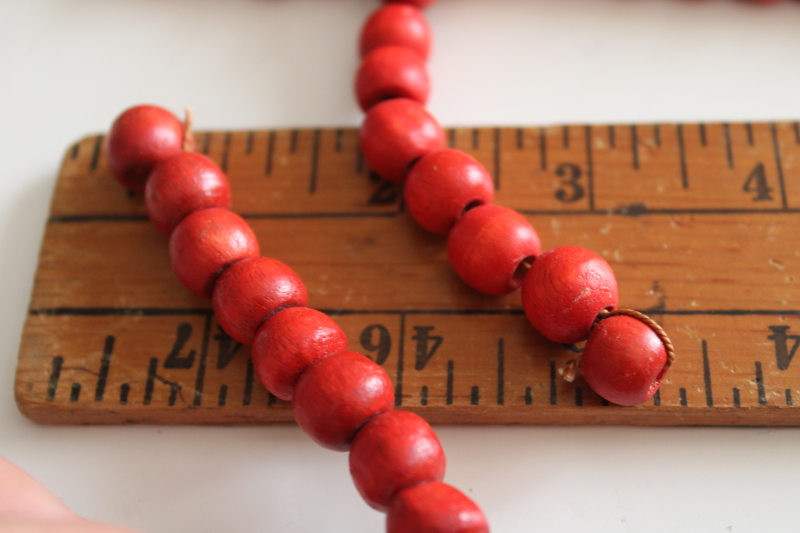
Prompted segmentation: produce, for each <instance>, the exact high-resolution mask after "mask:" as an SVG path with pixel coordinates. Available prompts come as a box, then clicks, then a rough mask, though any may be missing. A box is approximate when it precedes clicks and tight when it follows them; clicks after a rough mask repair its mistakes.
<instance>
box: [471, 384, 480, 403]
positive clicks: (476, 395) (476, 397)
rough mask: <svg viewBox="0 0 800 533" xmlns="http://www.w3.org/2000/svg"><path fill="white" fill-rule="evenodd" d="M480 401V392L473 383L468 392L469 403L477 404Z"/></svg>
mask: <svg viewBox="0 0 800 533" xmlns="http://www.w3.org/2000/svg"><path fill="white" fill-rule="evenodd" d="M480 402H481V392H480V389H479V388H478V386H477V385H473V386H472V389H471V390H470V393H469V404H470V405H478V404H480Z"/></svg>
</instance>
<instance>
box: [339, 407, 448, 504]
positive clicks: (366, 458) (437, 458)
mask: <svg viewBox="0 0 800 533" xmlns="http://www.w3.org/2000/svg"><path fill="white" fill-rule="evenodd" d="M444 469H445V458H444V451H443V450H442V446H441V445H440V444H439V439H438V438H436V433H434V431H433V429H432V428H431V426H430V425H428V423H427V422H425V420H423V419H422V417H420V416H419V415H415V414H414V413H410V412H408V411H390V412H388V413H384V414H382V415H379V416H377V417H375V418H373V419H372V420H370V421H369V422H367V424H366V425H365V426H364V427H363V428H361V430H360V431H359V432H358V435H356V438H355V439H354V440H353V445H352V447H351V448H350V473H351V474H352V475H353V481H355V484H356V488H357V489H358V492H359V494H361V496H362V497H363V498H364V500H366V502H367V503H368V504H369V505H370V507H372V508H374V509H377V510H378V511H383V512H386V511H387V510H388V508H389V504H390V503H391V501H392V498H393V497H394V495H395V494H397V493H398V492H400V491H401V490H403V489H406V488H408V487H411V486H413V485H418V484H420V483H425V482H429V481H441V480H442V479H443V478H444Z"/></svg>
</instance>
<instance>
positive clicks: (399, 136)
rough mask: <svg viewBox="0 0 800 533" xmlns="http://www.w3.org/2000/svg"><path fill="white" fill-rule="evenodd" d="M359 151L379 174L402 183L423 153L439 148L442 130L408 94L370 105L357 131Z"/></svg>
mask: <svg viewBox="0 0 800 533" xmlns="http://www.w3.org/2000/svg"><path fill="white" fill-rule="evenodd" d="M360 144H361V151H362V153H363V154H364V158H365V159H366V161H367V163H369V166H370V167H371V168H372V170H374V171H375V172H377V173H378V175H379V176H381V177H382V178H384V179H386V180H389V181H393V182H395V183H401V182H402V181H403V180H404V179H405V177H406V174H407V173H408V171H409V169H410V168H411V166H412V165H413V164H414V163H415V162H416V161H417V160H418V159H419V158H421V157H422V156H424V155H426V154H429V153H430V152H435V151H438V150H442V149H443V148H444V146H445V140H444V131H442V128H441V126H439V123H438V122H436V119H435V118H433V116H431V115H430V113H428V112H427V111H426V110H425V108H424V107H423V106H422V105H421V104H419V103H418V102H415V101H414V100H409V99H408V98H394V99H392V100H387V101H385V102H381V103H379V104H377V105H375V106H373V107H372V109H370V110H369V112H368V113H367V117H366V119H365V120H364V124H363V125H362V126H361V132H360Z"/></svg>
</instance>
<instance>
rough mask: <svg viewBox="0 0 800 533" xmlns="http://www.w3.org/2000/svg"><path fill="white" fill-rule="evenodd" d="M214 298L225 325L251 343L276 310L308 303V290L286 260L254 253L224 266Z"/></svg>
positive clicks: (227, 330) (218, 318)
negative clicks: (254, 254)
mask: <svg viewBox="0 0 800 533" xmlns="http://www.w3.org/2000/svg"><path fill="white" fill-rule="evenodd" d="M211 301H212V303H213V305H214V313H215V314H216V315H217V320H218V321H219V325H220V326H222V329H224V330H225V332H226V333H227V334H228V335H230V336H231V337H232V338H233V339H235V340H237V341H239V342H241V343H242V344H248V345H249V344H252V343H253V338H254V337H255V335H256V331H258V329H259V328H260V327H261V325H262V324H263V323H264V321H265V320H267V319H268V318H269V317H270V316H271V315H272V314H273V313H275V312H276V311H279V310H281V309H285V308H287V307H296V306H303V307H305V306H306V305H308V293H307V292H306V287H305V285H303V281H302V280H301V279H300V277H299V276H298V275H297V274H295V272H294V270H292V269H291V268H289V267H288V266H287V265H286V264H284V263H281V262H280V261H278V260H277V259H272V258H270V257H252V258H249V259H243V260H241V261H238V262H236V263H234V264H232V265H231V266H229V267H228V268H226V269H225V271H224V272H223V273H222V274H221V275H220V276H219V279H218V280H217V284H216V286H215V287H214V296H213V298H212V300H211Z"/></svg>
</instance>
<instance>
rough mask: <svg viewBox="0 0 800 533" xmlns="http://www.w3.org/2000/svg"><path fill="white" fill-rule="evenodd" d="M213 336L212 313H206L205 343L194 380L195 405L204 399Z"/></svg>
mask: <svg viewBox="0 0 800 533" xmlns="http://www.w3.org/2000/svg"><path fill="white" fill-rule="evenodd" d="M210 337H211V314H210V313H209V314H208V315H206V321H205V325H204V326H203V344H202V345H201V348H200V361H199V362H198V363H197V378H196V379H195V382H194V401H193V404H194V405H195V407H199V406H200V404H201V403H202V401H203V384H204V383H205V379H206V359H207V358H208V344H209V341H210Z"/></svg>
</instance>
